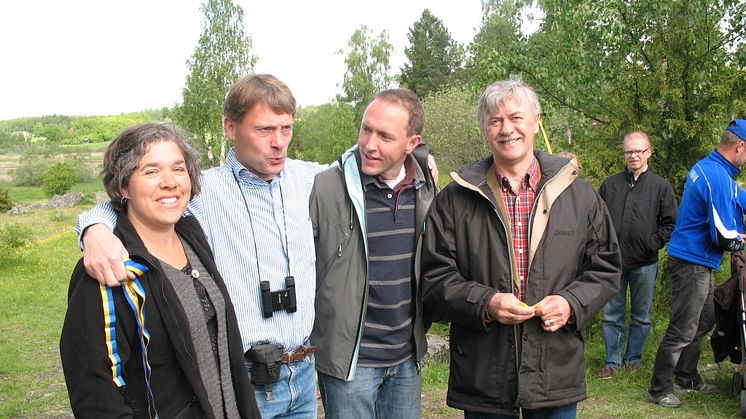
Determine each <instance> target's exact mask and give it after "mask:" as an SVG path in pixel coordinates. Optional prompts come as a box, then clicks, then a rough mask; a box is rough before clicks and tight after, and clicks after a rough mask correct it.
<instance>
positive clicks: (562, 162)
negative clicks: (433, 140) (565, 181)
mask: <svg viewBox="0 0 746 419" xmlns="http://www.w3.org/2000/svg"><path fill="white" fill-rule="evenodd" d="M534 157H535V158H536V160H538V162H539V169H540V170H541V183H545V182H546V181H547V180H549V179H551V178H553V177H554V176H556V175H557V173H559V171H560V170H561V169H562V168H563V167H565V166H566V165H567V164H569V160H567V159H565V158H562V157H557V156H554V155H551V154H549V153H546V152H544V151H540V150H534ZM494 163H495V159H494V157H493V156H491V155H490V156H487V157H485V158H483V159H482V160H477V161H476V162H474V163H471V164H467V165H466V166H463V167H461V168H460V169H458V170H457V171H456V172H455V175H457V176H458V177H459V178H461V179H462V180H463V181H465V182H468V183H470V184H472V185H474V186H477V187H479V186H480V185H483V184H486V182H487V179H486V174H487V170H488V169H489V168H490V167H492V165H493V164H494ZM453 175H454V174H453V173H452V174H451V176H452V177H453Z"/></svg>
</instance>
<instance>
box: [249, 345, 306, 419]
mask: <svg viewBox="0 0 746 419" xmlns="http://www.w3.org/2000/svg"><path fill="white" fill-rule="evenodd" d="M246 369H247V370H248V372H249V377H251V362H247V363H246ZM314 372H315V358H314V356H313V355H309V356H307V357H306V358H305V359H304V360H302V361H299V362H296V363H295V364H290V365H287V364H282V367H281V368H280V379H279V381H278V382H276V383H274V384H272V400H267V394H266V392H265V388H264V386H261V385H256V384H254V396H255V397H256V404H257V405H259V412H261V414H262V418H264V419H269V418H292V419H311V418H313V419H315V418H316V416H317V411H318V405H317V402H316V380H315V378H314V375H315V374H314Z"/></svg>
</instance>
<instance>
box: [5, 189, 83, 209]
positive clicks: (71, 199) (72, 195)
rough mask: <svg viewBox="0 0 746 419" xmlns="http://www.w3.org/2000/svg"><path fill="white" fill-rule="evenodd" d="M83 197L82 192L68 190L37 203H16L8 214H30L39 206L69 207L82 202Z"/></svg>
mask: <svg viewBox="0 0 746 419" xmlns="http://www.w3.org/2000/svg"><path fill="white" fill-rule="evenodd" d="M81 199H83V193H82V192H68V193H66V194H64V195H55V196H53V197H52V199H50V200H49V201H48V202H44V203H36V204H31V205H16V206H14V207H13V208H11V209H10V210H9V211H8V212H7V213H6V214H8V215H16V214H28V213H30V212H31V211H33V210H35V209H39V208H69V207H72V206H74V205H75V204H77V203H78V202H80V200H81Z"/></svg>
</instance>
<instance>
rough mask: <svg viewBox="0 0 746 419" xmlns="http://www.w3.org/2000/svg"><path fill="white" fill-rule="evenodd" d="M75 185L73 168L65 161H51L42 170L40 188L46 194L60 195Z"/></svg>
mask: <svg viewBox="0 0 746 419" xmlns="http://www.w3.org/2000/svg"><path fill="white" fill-rule="evenodd" d="M73 185H75V169H74V168H73V167H72V166H70V165H69V164H67V163H65V162H57V163H52V164H51V165H49V167H47V168H46V170H44V181H43V183H42V189H44V193H45V194H47V196H50V197H51V196H54V195H62V194H64V193H66V192H68V191H69V190H70V188H72V187H73Z"/></svg>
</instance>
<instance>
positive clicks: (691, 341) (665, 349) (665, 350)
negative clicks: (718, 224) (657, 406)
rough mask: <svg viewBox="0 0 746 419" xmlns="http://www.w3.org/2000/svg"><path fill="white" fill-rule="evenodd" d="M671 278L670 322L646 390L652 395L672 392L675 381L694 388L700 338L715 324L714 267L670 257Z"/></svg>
mask: <svg viewBox="0 0 746 419" xmlns="http://www.w3.org/2000/svg"><path fill="white" fill-rule="evenodd" d="M668 267H669V273H670V277H671V294H672V297H673V302H672V305H671V321H670V323H669V324H668V329H666V335H665V336H664V337H663V341H662V342H661V344H660V346H659V347H658V353H657V354H656V355H655V366H654V367H653V378H652V380H650V388H649V389H648V392H649V393H650V394H651V395H653V396H654V397H661V396H664V395H666V394H670V393H673V382H672V381H671V375H674V376H675V377H676V384H677V385H679V386H682V387H688V388H693V387H695V386H697V385H698V384H699V383H700V382H701V381H702V378H701V377H700V375H699V373H698V372H697V363H698V362H699V355H700V353H701V352H702V339H703V338H704V337H705V335H707V333H708V332H709V331H710V330H711V329H712V327H713V326H714V324H715V307H714V305H713V300H712V292H713V289H714V287H715V276H714V274H713V270H712V269H711V268H708V267H706V266H702V265H697V264H695V263H690V262H685V261H683V260H679V259H676V258H669V261H668Z"/></svg>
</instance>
